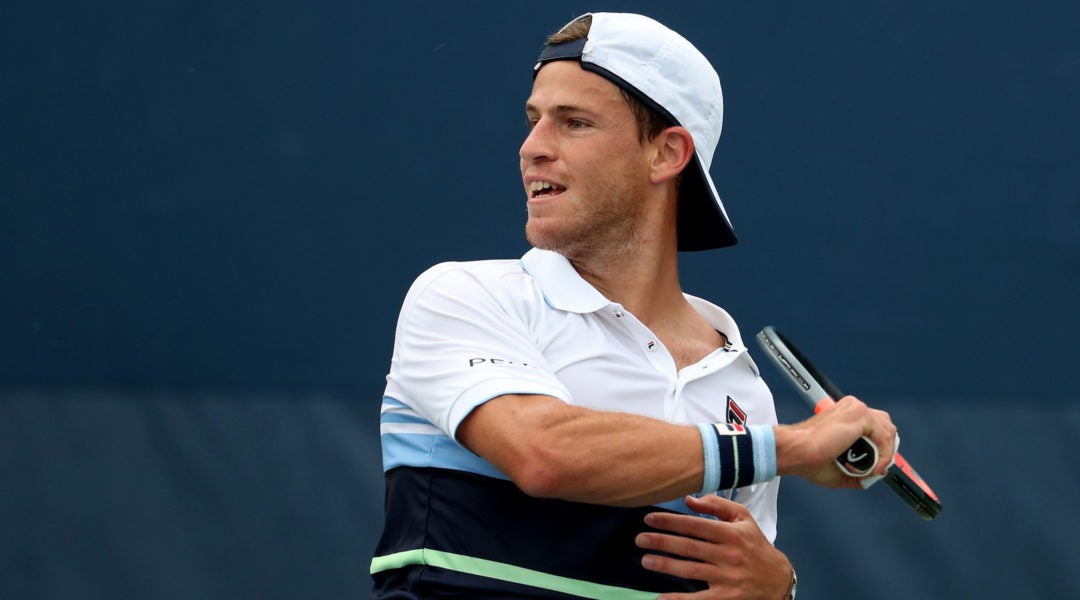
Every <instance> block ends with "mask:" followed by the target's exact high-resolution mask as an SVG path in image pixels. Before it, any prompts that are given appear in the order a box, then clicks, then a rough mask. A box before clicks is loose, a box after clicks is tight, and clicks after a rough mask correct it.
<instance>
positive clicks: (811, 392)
mask: <svg viewBox="0 0 1080 600" xmlns="http://www.w3.org/2000/svg"><path fill="white" fill-rule="evenodd" d="M757 341H758V345H760V346H761V348H762V350H764V351H765V355H766V356H768V357H769V359H770V360H771V362H772V363H773V364H774V365H775V366H776V367H777V368H778V369H779V370H780V372H781V373H783V374H784V375H786V376H787V379H788V381H790V382H791V384H792V385H794V386H795V389H796V390H798V391H799V394H800V395H801V396H802V398H803V399H804V400H806V401H807V403H809V404H810V406H811V407H812V408H813V409H814V412H815V413H819V412H821V411H822V410H825V409H826V408H828V407H830V406H832V405H833V404H835V403H836V401H837V400H839V399H840V398H842V397H843V396H844V394H842V393H841V392H840V390H839V389H838V388H837V387H836V386H835V385H833V383H832V382H831V381H829V379H828V378H827V377H825V375H824V374H823V373H822V372H821V371H819V370H817V368H815V367H814V365H813V364H811V363H810V361H809V360H808V359H807V358H806V356H804V355H803V354H802V353H801V352H799V350H798V349H797V348H796V347H795V345H794V344H792V343H791V342H790V341H789V340H788V339H787V338H785V337H784V335H783V334H781V333H780V332H779V331H777V330H776V329H775V328H774V327H771V326H769V327H766V328H764V329H762V330H761V331H760V332H759V333H758V334H757ZM878 456H879V455H878V448H877V446H876V445H875V444H874V443H873V442H872V441H870V438H867V437H865V436H864V437H862V438H859V439H858V440H856V442H855V444H853V445H852V446H851V448H849V449H848V451H847V452H845V453H843V454H842V455H840V456H839V457H837V459H836V464H837V466H838V467H840V469H841V470H842V471H844V472H845V473H847V474H848V475H851V476H853V477H862V478H863V479H862V480H861V481H860V483H861V484H862V486H863V487H864V488H867V487H870V486H871V485H873V484H874V483H875V482H876V481H878V480H879V479H883V480H884V481H885V485H887V486H889V488H890V489H892V490H893V492H895V493H896V495H897V496H900V498H901V499H903V500H904V501H905V502H907V504H908V506H910V507H911V508H912V509H914V510H915V512H916V513H918V514H919V516H920V517H922V518H923V519H925V520H927V521H930V520H932V519H933V518H934V517H936V516H938V513H940V512H941V501H940V500H938V497H937V495H936V494H934V491H933V490H932V489H930V486H929V485H927V484H926V482H925V481H923V479H922V477H919V474H918V473H917V472H916V471H915V469H914V468H912V466H911V464H909V463H908V462H907V461H906V460H904V457H902V456H900V453H899V452H897V453H896V454H895V455H894V458H893V462H892V464H890V465H889V468H888V470H887V471H886V472H885V475H884V476H883V477H881V476H871V477H866V475H868V474H869V473H870V470H871V469H872V468H873V466H874V464H876V463H877V459H878Z"/></svg>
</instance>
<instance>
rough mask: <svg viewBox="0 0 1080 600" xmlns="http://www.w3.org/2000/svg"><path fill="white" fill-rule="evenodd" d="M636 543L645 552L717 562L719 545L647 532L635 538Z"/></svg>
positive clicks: (678, 536)
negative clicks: (651, 551)
mask: <svg viewBox="0 0 1080 600" xmlns="http://www.w3.org/2000/svg"><path fill="white" fill-rule="evenodd" d="M634 543H635V544H637V546H638V547H639V548H642V549H645V550H655V551H657V552H666V553H668V554H673V555H675V556H679V557H682V558H691V559H695V560H706V559H709V560H710V561H713V560H716V558H717V556H716V555H717V554H718V552H717V550H718V549H720V548H721V546H720V545H719V544H714V543H710V542H704V541H701V540H697V539H694V538H688V537H684V536H680V535H668V534H666V533H654V532H645V533H639V534H638V535H637V537H635V538H634Z"/></svg>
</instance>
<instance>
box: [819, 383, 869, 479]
mask: <svg viewBox="0 0 1080 600" xmlns="http://www.w3.org/2000/svg"><path fill="white" fill-rule="evenodd" d="M835 404H836V401H835V400H833V399H832V397H830V396H825V397H824V398H822V399H821V400H818V402H817V404H815V405H814V413H815V414H816V413H819V412H821V411H823V410H825V409H826V408H829V407H831V406H833V405H835ZM879 456H880V453H879V450H878V447H877V444H875V443H874V442H873V441H871V440H870V438H868V437H866V436H865V435H864V436H862V437H860V438H859V439H857V440H855V443H854V444H852V445H851V447H850V448H848V449H847V450H846V451H845V452H844V453H843V454H841V455H840V456H837V457H836V466H838V467H840V470H841V471H843V472H844V474H845V475H848V476H850V477H866V476H868V475H870V474H871V473H872V472H873V470H874V465H876V464H877V461H878V457H879ZM874 481H876V479H875V480H873V481H867V482H863V487H870V485H872V484H873V483H874Z"/></svg>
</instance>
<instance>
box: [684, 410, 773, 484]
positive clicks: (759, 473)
mask: <svg viewBox="0 0 1080 600" xmlns="http://www.w3.org/2000/svg"><path fill="white" fill-rule="evenodd" d="M697 428H698V432H699V433H700V434H701V445H702V450H703V453H704V457H705V465H704V469H703V471H704V477H703V478H702V484H701V492H700V493H701V494H711V493H713V492H715V491H717V490H727V489H733V488H738V487H743V486H746V485H751V484H754V483H760V482H763V481H770V480H772V479H774V478H775V477H776V436H775V434H774V433H773V429H772V426H771V425H751V426H748V427H744V426H742V425H731V424H728V423H701V424H699V425H698V426H697Z"/></svg>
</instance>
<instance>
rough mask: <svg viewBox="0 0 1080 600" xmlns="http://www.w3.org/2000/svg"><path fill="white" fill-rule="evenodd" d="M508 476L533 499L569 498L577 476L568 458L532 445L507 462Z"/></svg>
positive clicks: (547, 448)
mask: <svg viewBox="0 0 1080 600" xmlns="http://www.w3.org/2000/svg"><path fill="white" fill-rule="evenodd" d="M507 475H508V476H509V477H510V479H511V481H513V482H514V484H515V485H517V487H518V488H519V489H520V490H521V491H522V492H524V493H525V494H527V495H529V496H532V497H534V498H562V499H567V500H569V499H572V498H573V497H575V496H577V494H575V493H574V483H575V481H577V480H578V477H576V475H575V474H574V472H573V471H572V469H571V468H570V464H569V463H568V461H566V460H564V459H563V458H562V457H560V456H559V455H558V453H557V452H554V451H552V450H551V448H550V447H546V446H544V445H540V444H537V445H533V446H532V448H530V449H529V450H527V451H526V452H524V453H522V454H521V455H519V458H518V459H517V460H515V461H514V464H513V465H510V467H509V472H508V473H507Z"/></svg>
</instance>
